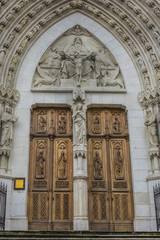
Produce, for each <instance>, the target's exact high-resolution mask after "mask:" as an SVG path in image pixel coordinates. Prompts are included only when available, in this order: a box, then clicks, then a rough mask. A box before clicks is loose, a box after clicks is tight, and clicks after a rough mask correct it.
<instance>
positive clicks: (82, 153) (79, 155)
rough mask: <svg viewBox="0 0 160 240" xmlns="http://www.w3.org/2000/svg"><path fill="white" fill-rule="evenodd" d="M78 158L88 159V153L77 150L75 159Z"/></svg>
mask: <svg viewBox="0 0 160 240" xmlns="http://www.w3.org/2000/svg"><path fill="white" fill-rule="evenodd" d="M78 157H82V158H86V157H87V152H86V151H84V150H76V151H75V152H74V158H78Z"/></svg>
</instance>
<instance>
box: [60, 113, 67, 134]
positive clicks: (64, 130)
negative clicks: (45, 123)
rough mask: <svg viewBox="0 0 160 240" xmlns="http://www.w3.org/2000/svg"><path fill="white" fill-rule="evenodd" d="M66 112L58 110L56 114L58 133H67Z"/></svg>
mask: <svg viewBox="0 0 160 240" xmlns="http://www.w3.org/2000/svg"><path fill="white" fill-rule="evenodd" d="M66 115H67V114H66V112H60V113H59V115H58V133H60V134H66V133H67V119H66V117H67V116H66Z"/></svg>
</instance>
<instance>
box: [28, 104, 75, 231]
mask: <svg viewBox="0 0 160 240" xmlns="http://www.w3.org/2000/svg"><path fill="white" fill-rule="evenodd" d="M71 126H72V120H71V110H70V109H68V108H67V107H65V106H64V107H61V108H58V107H55V106H54V107H49V108H47V107H45V108H44V107H36V106H35V107H33V109H32V119H31V136H30V138H31V139H30V165H29V187H28V218H29V229H30V230H71V229H73V172H72V171H73V147H72V145H73V144H72V127H71Z"/></svg>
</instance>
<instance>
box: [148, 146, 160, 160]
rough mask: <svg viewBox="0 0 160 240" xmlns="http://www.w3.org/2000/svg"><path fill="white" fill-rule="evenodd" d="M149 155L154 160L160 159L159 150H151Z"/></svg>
mask: <svg viewBox="0 0 160 240" xmlns="http://www.w3.org/2000/svg"><path fill="white" fill-rule="evenodd" d="M149 155H150V158H151V159H153V158H155V157H159V149H158V148H155V149H154V148H151V149H150V150H149Z"/></svg>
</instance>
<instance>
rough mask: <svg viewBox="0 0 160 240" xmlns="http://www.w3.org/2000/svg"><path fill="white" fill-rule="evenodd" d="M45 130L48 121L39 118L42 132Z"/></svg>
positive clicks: (41, 117)
mask: <svg viewBox="0 0 160 240" xmlns="http://www.w3.org/2000/svg"><path fill="white" fill-rule="evenodd" d="M45 128H46V120H45V118H44V117H43V116H42V115H41V116H40V117H39V129H40V131H45Z"/></svg>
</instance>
